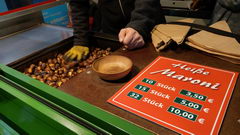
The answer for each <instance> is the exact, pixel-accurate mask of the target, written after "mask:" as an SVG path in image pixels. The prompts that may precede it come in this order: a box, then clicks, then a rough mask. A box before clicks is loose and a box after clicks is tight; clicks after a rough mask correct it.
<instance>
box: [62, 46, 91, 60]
mask: <svg viewBox="0 0 240 135" xmlns="http://www.w3.org/2000/svg"><path fill="white" fill-rule="evenodd" d="M88 53H89V48H88V47H85V46H77V45H75V46H73V47H72V48H71V49H70V50H68V51H67V52H66V53H65V54H64V58H65V59H67V60H77V61H80V60H82V59H84V58H85V57H86V56H87V55H88Z"/></svg>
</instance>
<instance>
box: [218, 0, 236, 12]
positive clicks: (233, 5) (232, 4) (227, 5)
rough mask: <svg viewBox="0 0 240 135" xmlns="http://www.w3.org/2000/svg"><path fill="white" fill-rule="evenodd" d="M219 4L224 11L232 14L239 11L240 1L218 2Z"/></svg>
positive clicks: (222, 0)
mask: <svg viewBox="0 0 240 135" xmlns="http://www.w3.org/2000/svg"><path fill="white" fill-rule="evenodd" d="M219 3H220V4H221V5H222V6H223V7H225V8H226V9H228V10H231V11H233V12H239V11H240V0H219Z"/></svg>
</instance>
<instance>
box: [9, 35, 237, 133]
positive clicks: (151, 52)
mask: <svg viewBox="0 0 240 135" xmlns="http://www.w3.org/2000/svg"><path fill="white" fill-rule="evenodd" d="M71 44H72V39H71V38H70V39H68V40H66V41H64V42H62V43H60V44H57V45H53V46H51V47H48V48H46V49H44V50H41V51H39V52H36V53H34V54H32V55H30V56H28V57H25V58H22V59H20V60H17V61H15V62H13V63H11V64H9V66H10V67H12V68H14V69H16V70H19V71H21V72H24V69H26V68H27V67H29V65H30V64H32V63H38V62H39V61H40V60H41V61H44V60H45V61H46V60H47V59H48V58H51V57H53V54H54V53H56V52H57V53H59V52H64V51H66V50H67V49H68V48H70V47H71ZM92 44H93V45H94V46H97V47H101V48H107V47H111V48H112V50H113V52H112V54H118V55H123V56H126V57H128V58H130V59H131V60H132V61H133V65H134V66H133V68H132V71H131V72H130V73H129V74H128V75H127V76H126V77H124V78H122V79H120V80H116V81H106V80H103V79H101V78H99V76H98V75H97V73H95V72H94V71H93V70H92V69H91V67H88V68H87V69H86V70H85V71H84V72H81V73H79V74H77V75H76V76H74V77H72V78H71V79H70V80H69V81H67V82H65V83H63V85H61V86H60V87H58V89H59V90H60V91H64V92H66V93H68V94H70V95H72V96H74V97H77V98H79V99H81V100H83V101H86V102H88V103H90V104H92V105H94V106H97V107H99V108H101V109H103V110H106V111H107V112H110V113H112V114H114V115H116V116H119V117H121V118H123V119H126V120H128V121H130V122H131V123H134V124H136V125H139V126H141V127H142V128H144V129H147V130H149V131H150V132H153V133H155V134H164V135H176V134H178V133H177V132H175V131H172V130H170V129H168V128H165V127H163V126H161V125H158V124H156V123H153V122H151V121H149V120H146V119H144V118H141V117H139V116H137V115H135V114H133V113H130V112H128V111H125V110H123V109H121V108H118V107H116V106H114V105H112V104H109V103H108V102H107V100H108V99H109V98H110V97H112V96H113V95H114V94H115V93H116V92H117V91H118V90H119V89H120V88H121V87H123V86H124V85H125V84H126V83H127V82H128V81H130V80H131V79H132V78H133V77H134V76H136V75H137V74H138V73H139V72H140V71H141V70H142V69H144V68H145V67H146V66H147V65H148V64H150V63H151V62H152V61H153V60H154V59H156V58H157V57H158V56H164V57H168V58H172V59H177V60H182V61H187V62H192V63H195V64H200V65H204V66H210V67H214V68H219V69H223V70H229V71H234V72H240V66H239V65H235V64H232V63H229V62H226V61H223V60H220V59H218V58H215V57H212V56H209V55H207V54H205V53H202V52H199V51H196V50H193V49H192V48H190V47H188V46H184V45H183V46H177V45H171V47H170V48H169V49H166V50H164V51H162V52H160V53H157V52H156V51H155V49H154V47H153V46H152V45H151V43H149V44H147V45H146V46H144V47H143V48H141V49H136V50H130V51H129V50H122V48H121V45H120V44H119V43H118V42H117V41H116V40H112V39H111V38H105V37H104V36H103V37H102V36H100V37H93V39H92ZM239 90H240V81H239V80H238V81H237V83H236V85H235V89H234V91H233V94H232V98H231V100H230V103H229V106H228V109H227V112H226V115H225V118H224V120H223V123H222V126H221V129H220V132H219V134H220V135H235V134H238V133H239V132H240V128H238V127H239V126H240V123H239V119H240V117H239V114H240V110H239V109H238V108H239V106H240V102H239V99H240V91H239ZM159 115H161V114H159Z"/></svg>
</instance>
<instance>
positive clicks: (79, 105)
mask: <svg viewBox="0 0 240 135" xmlns="http://www.w3.org/2000/svg"><path fill="white" fill-rule="evenodd" d="M32 11H33V10H31V13H32ZM38 11H39V10H38ZM21 14H25V12H22V13H21ZM28 15H32V14H28ZM28 15H27V16H25V18H29V17H30V16H28ZM6 17H7V18H2V17H0V19H1V18H2V19H3V20H4V22H3V24H4V25H0V26H1V27H2V28H4V26H6V24H8V23H9V21H10V22H11V18H12V16H11V15H7V16H6ZM20 18H21V17H20ZM6 19H7V20H6ZM18 19H19V17H18ZM35 24H37V25H38V26H39V22H33V24H32V25H34V26H35ZM32 25H31V26H32ZM24 26H26V27H25V28H27V29H26V30H24V31H25V32H26V31H30V30H32V29H35V28H36V27H31V28H30V27H27V25H24ZM42 26H43V25H40V27H42ZM44 26H45V25H44ZM44 28H45V27H44ZM46 28H47V29H48V28H49V27H46ZM64 31H65V30H64ZM10 32H16V30H15V29H14V30H12V31H9V32H7V33H4V34H3V35H4V36H5V35H6V34H8V33H10ZM68 32H69V31H67V33H68ZM21 33H22V32H20V33H19V34H21ZM15 35H18V34H15ZM29 36H30V35H29ZM13 37H14V35H13ZM25 37H28V35H25ZM62 37H63V38H62ZM62 37H61V39H60V40H56V41H55V43H54V42H51V45H48V46H45V47H44V48H42V49H38V50H35V51H32V52H31V53H30V54H28V55H27V56H23V57H21V58H18V59H15V60H14V61H13V62H11V63H8V64H7V66H5V65H0V84H1V85H0V92H1V94H0V95H1V96H0V100H1V102H0V106H1V108H6V109H0V118H1V120H0V129H1V130H0V131H5V132H7V133H12V134H43V132H44V134H45V133H46V134H59V133H63V132H64V133H68V134H81V133H82V134H121V135H124V134H136V135H144V134H160V135H162V134H164V135H177V134H181V133H183V132H180V131H179V130H174V129H171V128H169V127H167V126H166V125H163V124H159V123H158V124H157V123H154V122H152V121H151V120H148V119H147V118H143V117H140V116H138V115H136V114H135V113H131V112H129V111H126V110H124V109H121V108H119V107H117V106H115V105H112V104H110V103H108V102H107V101H108V100H109V99H110V98H111V97H113V96H114V95H115V94H116V93H117V92H118V91H119V90H121V88H123V87H124V86H125V85H126V84H127V83H129V82H131V80H132V79H133V78H134V77H136V76H137V75H138V74H139V73H141V71H143V70H144V69H145V68H146V67H147V66H148V65H149V64H150V63H152V62H153V61H154V60H156V59H158V57H159V56H162V57H164V59H165V58H166V59H169V58H170V59H172V60H173V61H175V60H180V61H183V63H185V62H187V63H188V64H189V65H192V64H199V65H198V66H200V67H202V66H206V67H207V68H206V69H207V70H209V68H214V69H215V68H216V69H220V70H223V71H229V72H231V73H235V72H240V65H235V64H232V63H229V62H226V61H224V60H220V59H218V58H215V57H212V56H210V55H207V54H205V53H202V52H199V51H197V50H194V49H192V48H190V47H188V46H186V45H182V46H177V45H171V47H170V48H169V49H166V50H164V51H162V52H160V53H157V52H156V51H155V49H154V47H153V46H152V44H151V43H147V44H146V45H145V46H144V47H143V48H141V49H136V50H131V51H128V50H122V49H121V45H120V44H119V42H118V41H116V40H115V39H113V38H112V37H109V36H106V35H101V34H100V35H93V36H92V37H91V44H92V45H93V46H95V47H100V48H103V49H106V48H107V47H110V48H112V51H113V52H112V54H118V55H123V56H127V57H129V58H130V59H131V60H132V61H133V64H134V66H133V68H132V71H131V72H130V74H128V75H127V76H126V77H124V78H122V79H120V80H116V81H106V80H102V79H100V78H99V76H98V75H97V74H96V73H95V72H94V71H93V70H92V69H91V67H88V68H87V69H86V70H85V71H84V72H81V73H79V74H77V75H76V76H74V77H72V78H71V79H70V80H69V81H67V82H65V83H63V85H61V86H60V87H58V88H53V87H51V86H48V85H47V84H44V83H42V82H40V81H37V80H35V79H33V78H30V77H28V76H27V75H24V74H23V72H24V70H25V69H26V68H27V67H29V66H30V65H31V64H36V63H38V62H39V61H47V60H48V59H49V58H52V57H53V56H54V55H55V54H56V53H64V52H66V51H67V50H68V49H69V48H71V47H72V42H73V38H72V37H70V38H69V35H68V36H64V35H63V36H62ZM8 38H11V36H10V37H8ZM5 39H6V38H5ZM54 39H55V38H54ZM56 39H59V38H56ZM3 40H4V39H3ZM45 40H46V41H48V38H46V39H45ZM0 41H1V40H0ZM9 41H12V40H9ZM5 43H7V42H5ZM30 43H31V44H32V43H39V42H28V44H30ZM0 52H1V51H0ZM14 53H18V52H17V51H16V52H14ZM162 57H161V58H162ZM160 63H161V62H160ZM163 63H165V62H163ZM165 64H166V63H165ZM236 74H237V73H236ZM236 76H237V75H236ZM218 77H219V78H225V73H224V74H223V73H222V72H219V75H218ZM148 79H150V78H148ZM203 79H205V78H203ZM208 79H209V78H208ZM234 80H236V84H235V87H234V85H231V88H232V89H231V91H230V93H229V95H227V97H226V98H227V99H228V101H229V104H227V102H224V110H225V109H226V113H225V115H224V113H222V112H220V115H222V117H221V118H222V121H221V122H222V124H220V125H218V126H219V127H220V130H219V134H220V135H236V134H238V133H239V132H240V128H239V126H240V123H239V119H240V117H239V116H240V109H239V106H240V102H239V100H240V81H239V80H237V78H236V77H234ZM145 81H146V80H145ZM165 83H168V82H165ZM169 83H172V82H169ZM216 83H217V82H216ZM136 87H137V89H141V88H140V87H141V86H136ZM215 87H217V84H216V85H215ZM219 88H220V87H219ZM178 90H180V89H179V88H178ZM179 92H180V93H179V94H178V95H179V96H176V97H175V98H174V99H172V100H171V101H172V104H174V105H172V107H171V108H167V110H169V112H168V114H169V117H168V116H166V118H165V119H174V120H178V119H179V120H183V119H184V120H186V121H188V123H187V124H189V123H190V122H189V121H192V120H188V119H186V118H181V117H180V116H178V115H176V114H173V113H171V112H175V110H176V109H177V108H178V110H177V112H178V111H182V110H186V111H188V112H192V113H193V112H197V111H198V110H194V109H193V108H188V107H186V106H184V107H182V106H181V104H177V103H178V102H180V101H183V99H185V100H184V101H186V102H188V103H190V102H191V103H194V104H195V105H196V104H197V105H198V106H200V105H202V106H203V107H202V108H198V109H200V110H202V111H204V110H205V111H207V110H208V109H205V108H204V107H205V106H207V105H206V104H208V103H206V104H204V103H200V102H201V101H200V100H199V101H198V100H197V99H193V98H191V97H188V94H189V92H191V94H190V95H192V94H193V96H194V94H195V95H196V94H200V95H201V96H200V97H199V98H200V99H202V98H203V99H205V98H204V96H207V97H206V101H205V102H209V99H212V98H208V97H210V96H211V95H209V94H206V93H198V92H197V91H195V90H193V89H181V91H179ZM214 94H217V93H214ZM231 94H232V96H230V95H231ZM212 96H213V97H214V98H215V96H216V95H212ZM165 97H166V96H165ZM177 97H178V98H177ZM220 99H222V98H220ZM174 101H176V103H174ZM210 102H212V100H210ZM216 102H218V101H217V100H213V103H212V106H211V107H209V109H210V110H209V113H211V111H212V110H214V109H212V108H214V107H213V106H214V105H213V104H214V103H216ZM180 103H181V102H180ZM225 103H226V104H225ZM209 104H210V103H209ZM219 104H220V103H219ZM158 105H160V104H158ZM187 105H188V104H187ZM142 107H143V108H144V106H142ZM169 107H170V105H169ZM180 109H181V110H180ZM190 110H191V111H190ZM193 110H194V111H193ZM153 111H154V110H153ZM214 113H218V114H219V111H218V110H217V109H216V110H215V111H214ZM170 114H171V115H170ZM185 114H186V113H184V115H185ZM194 114H195V113H194ZM196 114H198V113H196ZM159 115H161V114H159ZM191 116H192V115H191ZM191 116H189V117H190V118H191ZM215 116H216V115H214V116H213V117H215ZM209 117H210V116H208V115H207V114H206V116H205V117H204V118H205V119H206V120H205V121H204V120H201V119H200V120H199V118H200V115H199V117H197V118H196V123H197V122H198V124H199V123H200V122H201V123H204V122H206V123H207V122H208V121H207V120H208V119H210V118H209ZM199 121H200V122H199ZM221 122H220V123H221ZM201 123H200V124H201ZM200 124H199V125H200ZM29 125H31V126H29ZM182 126H183V128H186V127H188V126H189V125H182ZM190 126H191V125H190ZM42 129H46V130H44V131H43V130H42ZM199 129H200V128H199ZM202 133H205V131H203V132H202ZM195 134H196V133H195ZM198 134H201V133H198Z"/></svg>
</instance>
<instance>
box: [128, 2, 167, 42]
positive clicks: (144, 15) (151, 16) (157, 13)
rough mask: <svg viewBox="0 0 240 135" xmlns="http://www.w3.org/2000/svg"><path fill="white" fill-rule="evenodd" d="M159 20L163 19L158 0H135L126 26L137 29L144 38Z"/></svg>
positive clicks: (147, 36)
mask: <svg viewBox="0 0 240 135" xmlns="http://www.w3.org/2000/svg"><path fill="white" fill-rule="evenodd" d="M160 20H162V21H163V22H164V21H165V19H164V17H163V14H162V13H161V6H160V1H159V0H136V1H135V9H134V10H133V11H132V13H131V20H130V22H129V23H128V24H127V26H126V27H130V28H133V29H135V30H137V31H138V32H139V34H140V35H142V36H143V38H144V39H145V40H146V39H147V38H149V36H150V31H151V30H152V29H153V27H154V26H155V25H156V24H157V23H158V22H159V21H160Z"/></svg>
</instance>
